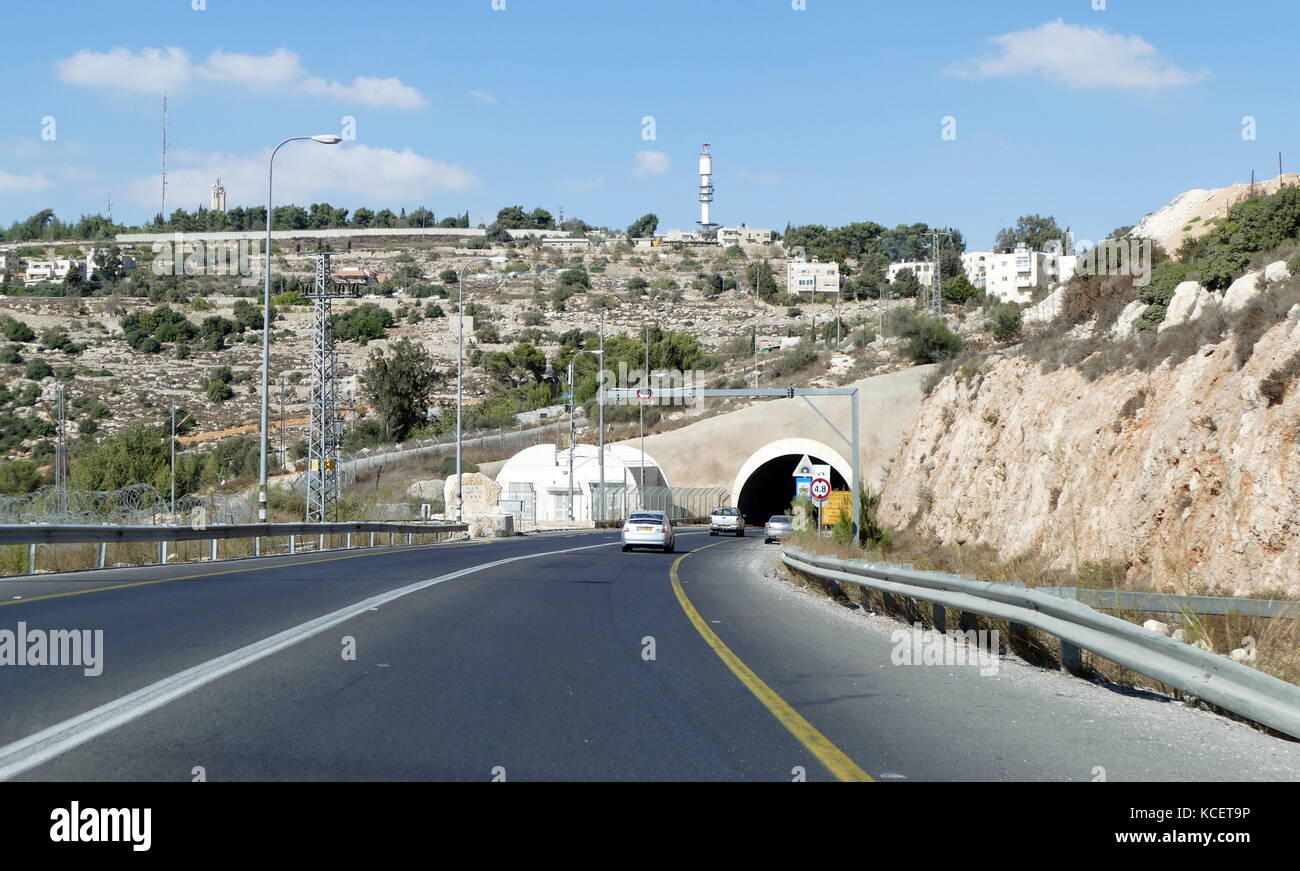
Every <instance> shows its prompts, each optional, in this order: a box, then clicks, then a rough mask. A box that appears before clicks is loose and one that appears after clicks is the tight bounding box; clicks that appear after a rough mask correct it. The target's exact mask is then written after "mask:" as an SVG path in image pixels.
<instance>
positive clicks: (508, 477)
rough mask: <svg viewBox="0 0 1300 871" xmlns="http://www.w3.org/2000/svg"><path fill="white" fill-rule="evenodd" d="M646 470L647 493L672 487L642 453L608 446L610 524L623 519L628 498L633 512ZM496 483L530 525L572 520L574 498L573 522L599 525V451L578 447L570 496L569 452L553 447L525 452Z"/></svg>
mask: <svg viewBox="0 0 1300 871" xmlns="http://www.w3.org/2000/svg"><path fill="white" fill-rule="evenodd" d="M643 468H644V480H645V486H646V487H647V488H649V487H665V486H668V485H669V482H668V481H667V479H665V477H664V474H663V470H662V469H660V468H659V464H658V463H656V462H655V461H654V458H652V457H651V456H649V455H648V454H647V455H645V459H644V461H643V460H642V454H641V451H639V450H638V449H637V448H634V447H629V446H627V445H606V446H605V486H604V490H605V494H606V497H605V498H606V504H607V505H608V506H609V510H608V511H607V512H606V519H611V520H612V519H618V518H621V517H623V516H624V507H623V504H622V501H623V499H624V497H626V498H628V499H629V500H632V501H631V502H629V504H631V505H633V506H635V494H636V490H637V488H638V487H640V486H641V481H642V471H643ZM496 481H497V483H498V484H499V485H501V497H500V501H501V502H502V503H504V502H506V501H511V502H518V503H521V504H520V505H518V506H517V510H518V511H519V512H520V513H522V515H523V517H524V518H525V519H526V520H530V521H532V522H535V523H547V522H558V521H565V520H568V519H569V514H570V511H569V499H570V493H572V500H573V511H572V514H573V519H574V520H575V521H588V520H595V519H597V517H598V516H599V512H598V511H594V510H593V506H594V505H595V499H596V498H598V495H599V490H600V489H601V488H600V486H599V481H600V448H599V447H597V446H596V445H575V446H574V448H573V485H572V490H570V485H569V451H568V449H564V450H556V448H555V445H553V444H545V445H534V446H533V447H531V448H524V449H523V450H522V451H520V452H519V453H517V454H515V455H514V456H513V457H511V458H510V459H508V460H506V462H505V465H503V466H502V467H501V470H500V471H499V472H497V476H496Z"/></svg>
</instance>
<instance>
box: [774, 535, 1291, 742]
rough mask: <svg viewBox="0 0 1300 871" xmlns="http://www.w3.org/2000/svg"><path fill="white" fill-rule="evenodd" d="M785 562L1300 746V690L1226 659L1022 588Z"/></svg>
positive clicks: (848, 563) (796, 558) (833, 563)
mask: <svg viewBox="0 0 1300 871" xmlns="http://www.w3.org/2000/svg"><path fill="white" fill-rule="evenodd" d="M781 559H782V561H783V562H784V563H785V564H786V565H788V566H790V567H791V568H792V569H795V570H796V571H800V572H804V573H805V574H808V575H812V576H814V577H819V578H823V579H827V580H832V581H837V582H844V583H850V584H855V585H858V586H864V587H871V588H872V589H876V590H879V591H881V592H883V593H887V594H891V595H896V596H901V597H904V598H907V599H913V600H915V599H920V600H922V601H925V602H930V603H931V604H932V605H934V612H935V616H934V624H935V628H936V629H938V630H939V631H945V630H946V612H945V610H944V609H946V608H956V609H958V610H961V611H964V612H967V611H968V612H972V613H975V614H982V615H984V616H986V617H993V618H997V619H1004V620H1008V621H1010V622H1011V623H1012V624H1018V625H1020V626H1032V627H1034V628H1036V629H1040V630H1042V631H1043V632H1046V633H1048V634H1050V635H1054V636H1056V637H1057V638H1059V639H1060V640H1061V664H1062V667H1063V668H1066V669H1067V670H1069V671H1072V672H1079V671H1081V670H1082V661H1081V658H1080V651H1081V650H1087V651H1090V652H1092V653H1094V654H1096V655H1097V656H1100V657H1102V658H1104V659H1109V660H1110V661H1112V662H1115V663H1118V664H1119V665H1121V666H1123V667H1125V668H1128V669H1131V670H1133V671H1135V672H1138V673H1140V674H1144V675H1146V676H1148V677H1150V678H1153V679H1155V680H1158V681H1160V682H1161V683H1163V684H1165V685H1167V686H1171V687H1174V688H1175V689H1178V690H1180V691H1182V692H1185V693H1188V694H1189V695H1192V696H1196V697H1197V698H1200V699H1204V700H1205V701H1207V702H1210V703H1211V704H1214V705H1218V706H1219V707H1221V708H1223V709H1225V710H1228V711H1232V712H1233V713H1235V714H1239V715H1241V716H1243V717H1246V718H1248V719H1250V720H1254V721H1255V722H1257V723H1262V724H1263V725H1265V726H1269V727H1271V728H1273V729H1276V730H1278V731H1279V732H1284V733H1285V734H1287V735H1290V736H1292V737H1295V738H1300V687H1298V686H1296V685H1294V684H1289V683H1287V682H1286V681H1283V680H1279V679H1278V678H1275V677H1273V676H1272V675H1268V674H1265V673H1264V672H1262V671H1258V670H1256V669H1254V668H1251V667H1249V666H1246V665H1242V664H1241V663H1238V662H1234V661H1232V660H1231V659H1228V658H1227V657H1224V656H1219V655H1218V654H1214V653H1210V652H1209V651H1206V650H1202V649H1200V648H1198V647H1193V646H1192V645H1190V644H1184V643H1183V642H1181V641H1175V640H1174V639H1172V638H1169V637H1167V636H1164V635H1159V634H1156V633H1154V632H1149V631H1148V630H1146V629H1143V628H1142V627H1141V626H1137V625H1134V624H1133V623H1129V622H1128V621H1126V620H1121V619H1120V618H1118V617H1112V616H1111V615H1109V614H1102V613H1099V612H1097V611H1095V610H1093V609H1092V608H1090V607H1089V606H1087V605H1085V604H1083V603H1082V602H1078V601H1074V600H1071V599H1067V598H1062V597H1061V596H1059V595H1052V594H1050V593H1045V592H1042V591H1039V590H1035V589H1030V588H1027V587H1025V586H1023V585H1021V584H998V583H991V582H985V581H972V580H969V579H967V578H963V577H959V576H957V575H951V574H946V573H943V572H927V571H917V570H915V569H911V568H908V567H904V566H897V565H890V564H888V563H872V562H867V561H865V560H846V559H839V558H837V557H828V556H821V555H818V554H810V553H807V552H805V551H803V550H801V549H799V548H796V547H793V546H787V547H786V548H784V549H783V550H782V552H781Z"/></svg>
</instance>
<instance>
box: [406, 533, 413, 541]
mask: <svg viewBox="0 0 1300 871" xmlns="http://www.w3.org/2000/svg"><path fill="white" fill-rule="evenodd" d="M413 538H414V536H412V535H411V533H409V532H408V533H406V543H407V544H411V543H412V540H413Z"/></svg>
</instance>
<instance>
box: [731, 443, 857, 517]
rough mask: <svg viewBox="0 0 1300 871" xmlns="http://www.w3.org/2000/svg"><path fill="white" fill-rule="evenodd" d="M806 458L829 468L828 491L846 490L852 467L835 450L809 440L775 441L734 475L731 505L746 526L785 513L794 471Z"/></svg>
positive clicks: (792, 485) (791, 493)
mask: <svg viewBox="0 0 1300 871" xmlns="http://www.w3.org/2000/svg"><path fill="white" fill-rule="evenodd" d="M805 454H806V455H807V456H808V458H809V459H811V460H812V461H813V462H814V463H817V464H824V465H829V466H830V467H831V488H832V489H834V490H848V489H849V486H850V485H849V478H850V476H851V475H852V467H851V466H850V465H849V463H848V461H847V460H845V459H844V457H842V456H841V455H840V454H839V453H838V452H837V451H835V450H833V449H832V448H830V447H829V446H827V445H825V444H823V443H822V442H818V441H815V440H813V439H778V440H777V441H774V442H771V443H770V444H767V445H765V446H763V447H762V448H760V449H759V450H757V451H755V452H754V453H753V454H752V455H751V456H750V457H749V459H747V460H746V461H745V463H744V465H742V466H741V468H740V473H739V474H738V475H737V476H736V481H735V484H734V485H733V487H732V490H731V492H732V502H733V503H734V504H735V506H736V508H738V509H739V510H740V513H741V514H742V515H743V516H744V518H745V523H747V524H748V525H750V526H761V525H762V524H763V523H765V522H766V521H767V519H768V518H769V517H771V516H772V515H774V514H788V513H789V511H790V503H791V502H792V501H794V470H795V466H796V465H798V463H799V460H800V459H802V458H803V456H804V455H805Z"/></svg>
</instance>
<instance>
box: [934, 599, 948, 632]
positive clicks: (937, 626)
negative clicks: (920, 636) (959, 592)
mask: <svg viewBox="0 0 1300 871" xmlns="http://www.w3.org/2000/svg"><path fill="white" fill-rule="evenodd" d="M932 613H933V614H934V631H935V632H938V633H940V634H941V635H947V634H948V609H947V608H945V607H944V606H942V605H934V606H932Z"/></svg>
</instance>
